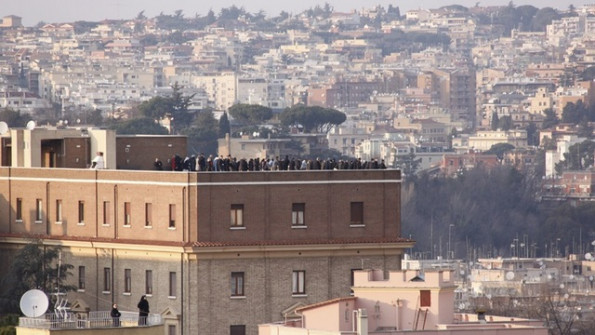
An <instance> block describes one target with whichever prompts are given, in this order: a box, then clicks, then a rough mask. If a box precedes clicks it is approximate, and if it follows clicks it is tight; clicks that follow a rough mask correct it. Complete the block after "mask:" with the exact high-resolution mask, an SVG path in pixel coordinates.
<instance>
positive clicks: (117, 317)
mask: <svg viewBox="0 0 595 335" xmlns="http://www.w3.org/2000/svg"><path fill="white" fill-rule="evenodd" d="M110 315H111V317H112V320H113V324H114V327H120V316H121V315H122V313H120V311H119V310H118V305H117V304H114V305H113V306H112V311H111V312H110Z"/></svg>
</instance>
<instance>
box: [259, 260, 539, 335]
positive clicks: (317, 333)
mask: <svg viewBox="0 0 595 335" xmlns="http://www.w3.org/2000/svg"><path fill="white" fill-rule="evenodd" d="M455 288H456V286H455V284H454V278H453V272H452V270H446V271H443V270H433V271H426V272H425V273H420V272H419V271H416V270H403V271H390V272H389V273H388V277H386V278H385V274H384V273H383V272H382V271H380V270H362V271H355V272H354V286H353V296H351V297H345V298H337V299H332V300H327V301H323V302H320V303H316V304H312V305H308V306H303V307H299V308H297V309H296V310H295V312H296V313H297V315H299V316H300V319H299V320H291V321H286V322H285V323H283V324H266V325H260V326H259V334H260V335H273V334H275V335H290V334H291V335H302V334H309V335H323V334H324V335H334V334H343V335H345V334H353V335H356V334H357V335H367V334H420V335H422V334H428V335H429V334H433V335H436V334H437V333H436V332H437V331H439V332H440V333H439V334H445V335H446V334H448V335H457V334H483V335H492V334H494V335H495V334H515V335H525V334H526V335H529V334H531V335H547V328H545V327H544V326H543V322H541V321H537V320H528V319H520V318H515V317H496V316H484V315H479V316H478V315H475V314H455V313H454V291H455Z"/></svg>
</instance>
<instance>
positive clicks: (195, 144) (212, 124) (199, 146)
mask: <svg viewBox="0 0 595 335" xmlns="http://www.w3.org/2000/svg"><path fill="white" fill-rule="evenodd" d="M217 130H218V124H217V120H216V119H215V117H213V113H212V111H211V110H210V109H205V110H203V111H200V112H198V114H197V115H196V119H195V120H194V121H193V122H192V125H191V126H190V127H187V128H185V129H183V131H182V133H183V134H184V135H186V136H188V149H189V151H194V152H197V153H198V152H204V153H211V154H216V153H217Z"/></svg>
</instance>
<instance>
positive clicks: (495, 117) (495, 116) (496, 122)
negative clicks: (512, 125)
mask: <svg viewBox="0 0 595 335" xmlns="http://www.w3.org/2000/svg"><path fill="white" fill-rule="evenodd" d="M499 122H500V118H498V113H496V112H494V113H492V127H491V128H492V130H498V127H499Z"/></svg>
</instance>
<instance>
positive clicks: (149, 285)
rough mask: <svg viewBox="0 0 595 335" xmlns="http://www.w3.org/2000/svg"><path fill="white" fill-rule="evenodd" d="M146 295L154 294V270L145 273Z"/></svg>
mask: <svg viewBox="0 0 595 335" xmlns="http://www.w3.org/2000/svg"><path fill="white" fill-rule="evenodd" d="M145 294H153V270H146V271H145Z"/></svg>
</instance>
